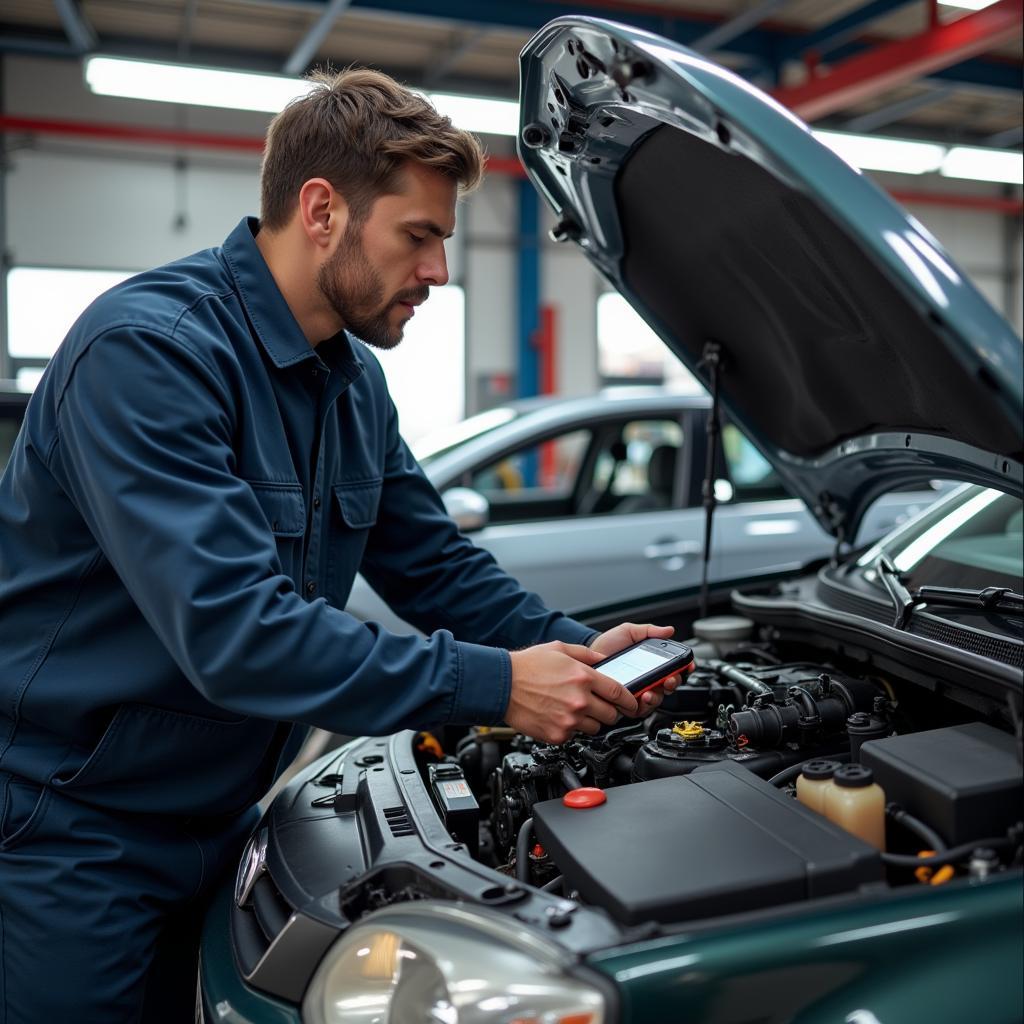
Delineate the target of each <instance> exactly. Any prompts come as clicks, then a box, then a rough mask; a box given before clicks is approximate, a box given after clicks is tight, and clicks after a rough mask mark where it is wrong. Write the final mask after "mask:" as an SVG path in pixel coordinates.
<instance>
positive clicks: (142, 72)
mask: <svg viewBox="0 0 1024 1024" xmlns="http://www.w3.org/2000/svg"><path fill="white" fill-rule="evenodd" d="M85 80H86V82H87V83H88V85H89V88H90V89H92V91H93V92H95V93H99V94H100V95H103V96H122V97H125V98H126V99H137V100H158V101H161V102H163V103H185V104H190V105H193V106H201V107H223V108H227V109H230V110H255V111H259V112H261V113H268V114H276V113H277V112H278V111H280V110H283V109H284V107H285V105H286V104H287V103H288V101H289V100H292V99H295V98H296V97H298V96H304V95H305V94H306V93H307V92H309V91H310V89H312V88H313V86H312V84H311V83H309V82H307V81H305V80H304V79H301V78H291V77H289V76H287V75H268V74H260V73H258V72H250V71H229V70H227V69H224V68H204V67H195V66H193V65H187V64H165V63H162V62H159V61H143V60H128V59H125V58H121V57H89V58H87V59H86V62H85ZM426 95H427V97H428V99H430V100H431V102H432V103H433V104H434V106H436V107H437V109H438V111H440V113H442V114H445V115H447V116H448V117H450V118H451V119H452V122H453V123H454V124H455V125H457V126H458V127H459V128H464V129H465V130H466V131H471V132H486V133H489V134H491V135H516V134H518V132H519V104H518V103H515V102H513V101H512V100H493V99H484V98H482V97H479V96H455V95H452V94H451V93H431V94H426Z"/></svg>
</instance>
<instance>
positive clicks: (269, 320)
mask: <svg viewBox="0 0 1024 1024" xmlns="http://www.w3.org/2000/svg"><path fill="white" fill-rule="evenodd" d="M259 229H260V222H259V220H258V219H257V218H256V217H243V218H242V220H241V221H239V223H238V226H237V227H236V228H235V229H234V231H232V232H231V234H230V235H228V237H227V238H226V239H225V240H224V245H223V246H222V247H221V253H222V255H223V257H224V261H225V263H227V266H228V269H229V270H230V271H231V276H232V277H233V278H234V280H235V286H236V287H237V289H238V294H239V296H240V297H241V299H242V304H243V306H244V307H245V311H246V313H247V314H248V317H249V320H250V322H251V323H252V327H253V331H254V332H255V334H256V337H257V338H259V340H260V344H262V345H263V348H264V349H265V350H266V353H267V355H268V356H269V357H270V359H271V361H272V362H273V364H274V365H275V366H277V367H278V368H284V367H286V366H293V365H294V364H296V363H300V362H303V361H304V360H307V359H315V358H316V357H317V350H314V348H313V347H312V346H311V345H310V343H309V342H308V341H307V339H306V336H305V335H304V334H303V333H302V329H301V328H300V327H299V324H298V321H297V320H296V319H295V316H294V314H293V313H292V311H291V308H290V307H289V305H288V303H287V302H286V301H285V298H284V296H283V295H282V294H281V291H280V289H279V288H278V287H277V282H276V281H275V280H274V276H273V274H271V273H270V268H269V267H268V266H267V264H266V261H265V260H264V259H263V254H262V253H261V252H260V250H259V248H258V247H257V245H256V233H257V232H258V231H259ZM330 342H331V343H330V344H324V345H322V346H321V348H322V349H323V354H324V356H325V358H326V359H327V360H328V361H329V362H330V363H332V364H334V365H340V364H342V363H350V364H351V363H354V364H355V365H356V367H358V368H359V370H360V371H362V370H363V369H364V366H363V363H362V360H360V358H359V356H358V355H357V354H356V351H355V348H354V346H353V345H352V342H351V341H350V340H349V338H348V335H347V334H346V332H345V331H341V332H340V333H339V334H338V335H336V336H335V337H334V338H332V339H330ZM328 353H330V355H328Z"/></svg>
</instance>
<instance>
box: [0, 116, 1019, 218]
mask: <svg viewBox="0 0 1024 1024" xmlns="http://www.w3.org/2000/svg"><path fill="white" fill-rule="evenodd" d="M3 132H26V133H29V134H39V135H69V136H75V137H78V138H89V139H96V140H99V141H103V142H126V143H156V144H159V145H168V146H185V147H193V148H198V149H220V150H224V149H227V150H234V151H236V152H247V153H259V152H262V150H263V139H261V138H248V137H245V136H240V135H221V134H217V133H213V132H191V131H177V130H174V129H169V128H168V129H163V128H146V127H140V126H137V125H119V124H96V123H92V122H87V121H62V120H54V119H50V118H41V117H11V116H0V133H3ZM487 170H488V171H489V172H491V173H492V174H499V175H508V176H510V177H514V178H525V177H526V171H525V169H524V168H523V165H522V164H521V163H520V162H519V159H518V157H514V156H492V157H488V159H487ZM890 194H891V195H892V196H893V197H894V198H895V199H896V200H897V201H898V202H901V203H916V204H918V205H925V206H947V207H959V208H960V209H964V210H981V211H985V212H989V213H1007V214H1011V215H1017V214H1020V213H1021V207H1022V204H1021V201H1020V200H1019V199H1005V198H1002V197H999V196H964V195H948V194H944V193H941V192H915V191H910V190H893V191H892V192H891V193H890Z"/></svg>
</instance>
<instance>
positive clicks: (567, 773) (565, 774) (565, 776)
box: [559, 763, 583, 789]
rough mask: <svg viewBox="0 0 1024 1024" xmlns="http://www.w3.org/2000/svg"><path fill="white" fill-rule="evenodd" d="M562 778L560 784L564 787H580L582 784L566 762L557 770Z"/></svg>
mask: <svg viewBox="0 0 1024 1024" xmlns="http://www.w3.org/2000/svg"><path fill="white" fill-rule="evenodd" d="M559 775H560V776H561V779H562V785H563V786H565V788H566V789H580V788H581V787H582V786H583V781H582V780H581V779H580V777H579V776H578V775H577V774H576V772H575V771H574V770H573V768H572V767H570V766H569V765H567V764H564V763H563V765H562V769H561V771H560V772H559Z"/></svg>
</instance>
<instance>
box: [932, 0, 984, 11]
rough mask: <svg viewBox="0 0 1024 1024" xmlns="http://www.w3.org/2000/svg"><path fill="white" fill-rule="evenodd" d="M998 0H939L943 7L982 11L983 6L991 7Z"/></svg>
mask: <svg viewBox="0 0 1024 1024" xmlns="http://www.w3.org/2000/svg"><path fill="white" fill-rule="evenodd" d="M995 2H996V0H939V3H940V4H941V5H942V6H943V7H959V8H960V10H962V11H980V10H981V9H982V8H983V7H991V6H992V4H994V3H995Z"/></svg>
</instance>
